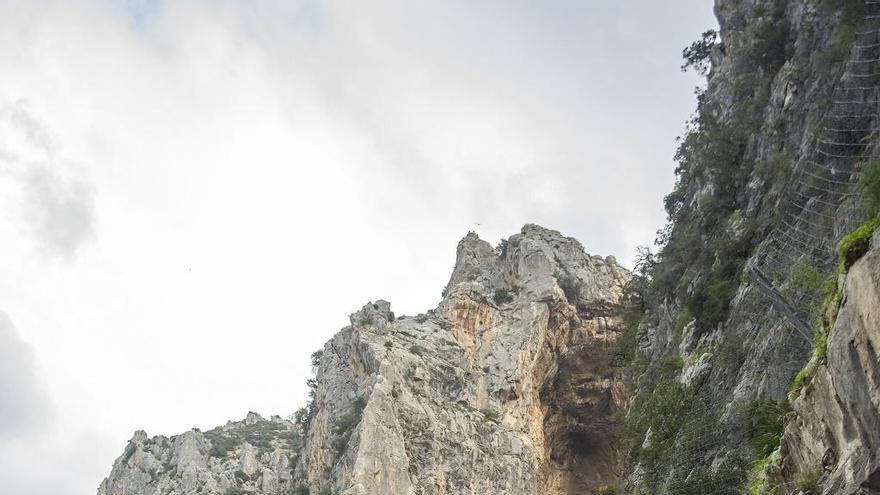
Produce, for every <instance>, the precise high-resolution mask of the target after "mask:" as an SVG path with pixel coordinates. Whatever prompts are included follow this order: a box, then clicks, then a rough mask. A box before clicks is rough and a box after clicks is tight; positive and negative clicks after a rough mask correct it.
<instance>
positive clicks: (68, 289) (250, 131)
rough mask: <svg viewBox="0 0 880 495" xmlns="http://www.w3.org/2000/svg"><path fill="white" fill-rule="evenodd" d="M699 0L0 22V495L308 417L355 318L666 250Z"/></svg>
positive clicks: (81, 3)
mask: <svg viewBox="0 0 880 495" xmlns="http://www.w3.org/2000/svg"><path fill="white" fill-rule="evenodd" d="M711 4H712V2H711V0H674V1H669V2H658V1H656V0H630V1H625V2H608V1H607V0H579V1H564V0H552V1H546V2H543V1H542V2H532V1H525V0H509V1H504V2H502V1H484V2H468V1H463V0H461V1H456V0H448V1H442V2H412V1H409V0H407V1H403V0H400V1H377V2H343V1H321V0H284V1H280V0H279V1H275V0H256V1H253V0H251V1H243V0H242V1H237V0H182V1H174V2H172V1H161V0H127V1H124V0H67V1H55V0H25V1H18V0H0V74H3V77H2V78H0V458H2V459H4V462H2V463H0V493H9V494H28V495H43V494H46V495H48V494H52V495H74V494H82V493H94V491H95V490H96V488H97V486H98V484H99V483H100V481H101V479H102V478H103V477H104V476H106V475H107V473H109V470H110V467H111V464H112V462H113V460H114V459H115V458H116V457H117V456H118V455H120V454H121V453H122V450H123V448H124V446H125V442H126V440H127V439H128V438H130V437H131V435H132V433H133V432H134V431H135V430H138V429H144V430H146V431H147V432H148V433H149V434H151V435H153V434H166V435H169V434H174V433H179V432H182V431H185V430H187V429H188V428H191V427H201V428H203V429H205V428H210V427H212V426H215V425H219V424H223V423H225V422H226V421H227V420H229V419H241V418H243V417H244V416H245V414H246V413H247V412H248V411H250V410H253V411H258V412H260V413H262V414H264V415H266V416H268V415H271V414H279V415H282V416H286V415H288V414H290V413H291V412H293V411H294V410H295V409H296V408H297V407H300V406H301V405H303V404H304V402H305V399H306V388H305V380H306V379H307V378H308V376H309V374H310V369H309V359H308V356H309V355H310V354H311V353H312V352H313V351H314V350H316V349H318V348H320V347H321V346H322V345H323V343H324V342H325V341H326V340H327V339H328V338H330V337H331V336H332V335H333V334H334V333H335V332H336V331H338V330H339V329H340V328H342V327H343V326H345V325H346V324H347V318H348V317H347V315H348V314H350V313H351V312H353V311H355V310H356V309H358V308H360V307H361V306H362V305H363V304H365V303H366V302H368V301H372V300H376V299H386V300H389V301H391V303H392V309H393V310H394V311H395V312H396V313H397V314H409V315H413V314H417V313H420V312H424V311H425V310H426V309H428V308H432V307H434V306H435V305H436V304H437V303H438V302H439V299H440V293H441V290H442V289H443V286H444V285H445V283H446V281H447V280H448V277H449V274H450V272H451V269H452V266H453V263H454V258H455V246H456V243H457V242H458V240H459V239H460V238H461V237H463V236H464V235H465V234H466V233H467V232H468V231H470V230H474V231H476V232H477V233H479V234H480V236H481V237H482V238H484V239H486V240H488V241H489V242H492V243H493V244H494V243H496V242H497V241H498V240H499V239H500V238H502V237H507V236H509V235H511V234H514V233H516V232H518V231H519V229H520V228H521V226H522V225H523V224H525V223H539V224H541V225H544V226H546V227H550V228H554V229H557V230H560V231H561V232H563V233H564V234H565V235H569V236H572V237H575V238H577V239H579V240H580V241H581V242H582V243H583V245H584V246H585V248H586V249H587V251H588V252H590V253H592V254H599V255H603V256H604V255H615V256H616V257H617V258H618V259H619V260H621V261H622V262H624V263H630V262H631V259H632V255H633V253H634V251H635V247H636V246H637V245H640V244H650V243H651V241H652V240H653V238H654V234H655V231H656V230H657V229H658V228H660V227H661V226H662V224H663V222H664V213H663V210H662V197H663V195H664V194H665V193H666V192H668V191H669V190H670V189H671V187H672V184H673V179H674V178H673V173H672V170H673V162H672V156H673V154H674V150H675V147H676V143H675V138H676V136H677V135H679V134H680V133H681V132H682V129H683V127H684V122H685V120H686V119H687V118H688V116H689V115H690V114H691V113H692V111H693V109H694V106H695V102H694V97H693V90H694V88H695V87H696V86H697V85H698V84H700V81H699V79H698V77H697V76H696V75H694V74H685V73H682V72H681V71H680V70H679V66H680V65H681V61H680V57H681V49H682V48H683V47H684V46H685V45H687V44H689V43H690V41H692V40H694V39H697V38H698V36H699V35H700V33H702V32H703V31H704V30H706V29H709V28H711V27H714V26H715V21H714V19H713V17H712V5H711Z"/></svg>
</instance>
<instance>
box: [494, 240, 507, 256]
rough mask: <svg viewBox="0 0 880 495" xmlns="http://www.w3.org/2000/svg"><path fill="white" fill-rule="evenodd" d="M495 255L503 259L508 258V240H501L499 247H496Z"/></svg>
mask: <svg viewBox="0 0 880 495" xmlns="http://www.w3.org/2000/svg"><path fill="white" fill-rule="evenodd" d="M495 254H497V255H498V256H499V257H501V258H506V257H507V239H501V240H500V241H498V245H497V246H495Z"/></svg>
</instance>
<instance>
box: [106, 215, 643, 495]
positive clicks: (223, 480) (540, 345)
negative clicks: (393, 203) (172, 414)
mask: <svg viewBox="0 0 880 495" xmlns="http://www.w3.org/2000/svg"><path fill="white" fill-rule="evenodd" d="M629 277H630V275H629V273H628V272H627V271H626V270H625V269H623V268H622V267H621V266H620V265H618V264H617V262H616V261H615V260H614V259H613V258H610V257H609V258H601V257H598V256H590V255H587V254H586V253H584V250H583V247H582V246H581V244H580V243H579V242H578V241H576V240H574V239H571V238H567V237H564V236H562V235H561V234H560V233H559V232H556V231H552V230H548V229H545V228H542V227H539V226H536V225H526V226H525V227H524V228H523V229H522V232H521V233H519V234H516V235H514V236H511V237H510V238H509V239H508V240H507V243H506V246H504V247H503V249H499V250H497V251H496V249H495V248H493V247H492V246H491V245H490V244H489V243H487V242H485V241H483V240H481V239H479V238H478V237H477V235H476V234H473V233H471V234H468V235H467V236H466V237H465V238H464V239H462V241H461V242H460V243H459V245H458V251H457V262H456V265H455V268H454V270H453V273H452V276H451V277H450V281H449V283H448V285H447V287H446V289H445V291H444V297H443V300H442V301H441V303H440V304H439V305H438V306H437V308H435V309H434V310H431V311H428V312H427V313H426V314H421V315H417V316H401V317H399V318H396V317H395V316H394V314H393V313H392V311H391V306H390V304H389V303H388V302H385V301H376V302H375V303H370V304H367V305H365V306H364V307H363V308H362V309H361V310H359V311H357V312H355V313H354V314H352V315H351V325H350V326H348V327H346V328H344V329H343V330H341V331H340V332H339V333H338V334H337V335H336V336H335V337H333V338H332V339H331V340H330V341H329V342H328V343H327V344H326V345H325V346H324V349H323V350H322V352H321V354H320V358H319V360H320V366H319V367H318V372H317V378H316V382H315V398H314V402H313V403H312V405H311V413H310V416H309V418H308V421H307V422H301V423H299V425H297V424H294V423H291V422H287V421H281V420H277V419H276V420H273V421H265V420H262V419H256V418H252V417H249V419H248V420H247V421H245V422H243V423H234V424H230V425H227V426H226V427H223V428H221V429H218V430H211V431H210V432H205V433H201V432H198V431H191V432H188V433H185V434H183V435H180V436H178V437H172V438H170V439H166V438H165V437H155V438H153V439H147V437H146V434H143V433H140V432H139V433H138V434H136V435H135V437H134V438H133V439H132V441H131V442H130V443H129V446H128V447H127V448H126V452H125V454H124V455H123V456H122V457H120V459H119V460H117V461H116V463H115V465H114V467H113V471H112V472H111V474H110V477H109V478H108V479H107V480H105V481H104V483H103V484H102V486H101V489H100V490H99V495H123V494H125V495H129V494H131V495H158V494H160V493H161V494H167V493H175V494H181V495H183V494H202V493H204V494H223V495H225V494H237V493H255V494H306V493H311V494H313V495H315V494H321V495H325V494H338V495H413V494H426V495H427V494H473V493H504V494H510V495H520V494H521V495H536V494H539V493H540V494H542V495H553V494H570V493H591V492H593V491H594V490H598V489H599V488H601V487H604V486H605V485H608V484H610V483H612V482H613V481H614V480H616V478H617V477H618V476H619V474H620V473H619V472H617V471H616V470H617V466H618V465H619V463H618V462H617V449H616V448H615V446H614V443H613V437H612V433H613V431H612V430H613V424H614V418H615V416H616V415H617V414H619V412H620V409H621V407H622V405H623V404H624V402H625V399H624V391H623V385H622V370H621V369H620V368H617V367H615V366H614V364H613V362H612V355H613V353H614V351H615V349H616V345H615V342H616V340H617V337H618V335H619V333H620V332H622V330H623V325H622V321H621V316H620V309H619V304H620V298H621V296H622V292H623V286H624V284H625V283H626V282H627V280H628V279H629ZM275 427H277V429H274V428H275ZM301 427H302V428H303V429H300V428H301ZM253 429H259V431H260V432H261V433H260V435H261V436H260V439H261V440H260V441H259V442H258V443H255V440H254V439H253V438H252V436H251V433H249V432H250V430H253ZM263 433H265V435H263ZM300 433H302V434H303V435H304V438H303V439H302V444H301V445H300V438H299V434H300ZM228 437H234V439H233V440H221V439H220V438H228ZM218 445H220V446H221V447H220V448H218Z"/></svg>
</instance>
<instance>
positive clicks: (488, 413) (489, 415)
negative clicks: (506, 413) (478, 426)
mask: <svg viewBox="0 0 880 495" xmlns="http://www.w3.org/2000/svg"><path fill="white" fill-rule="evenodd" d="M483 418H484V419H485V420H486V421H491V422H493V423H497V422H498V421H499V420H500V419H501V415H500V414H498V411H495V410H493V409H485V410H483Z"/></svg>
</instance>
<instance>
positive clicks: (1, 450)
mask: <svg viewBox="0 0 880 495" xmlns="http://www.w3.org/2000/svg"><path fill="white" fill-rule="evenodd" d="M0 397H2V398H3V400H2V401H0V458H2V459H3V462H2V463H0V493H22V494H24V493H27V494H28V495H51V494H58V493H83V492H88V491H91V490H93V489H96V487H97V483H96V481H95V479H94V473H95V472H97V469H101V468H102V467H103V464H104V463H103V462H102V460H101V459H100V457H98V456H95V453H96V452H101V453H103V454H104V455H107V454H108V453H109V452H110V450H109V449H111V448H112V447H111V446H112V444H111V439H110V438H108V436H107V435H106V434H102V433H99V432H98V431H97V430H96V429H95V428H94V427H93V426H92V425H81V424H71V423H70V422H68V421H66V420H65V419H63V418H61V417H59V416H60V415H59V412H58V411H57V410H55V408H54V405H53V404H52V402H51V400H50V399H49V396H48V394H47V391H46V389H45V384H44V382H43V379H42V377H41V371H40V368H39V365H38V363H37V360H36V356H35V353H34V350H33V349H32V347H31V346H30V345H29V344H27V343H26V342H24V341H23V340H21V337H20V335H19V333H18V331H17V329H16V328H15V326H14V325H13V323H12V320H11V319H10V318H9V316H8V315H7V314H6V313H3V312H2V311H0Z"/></svg>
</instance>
